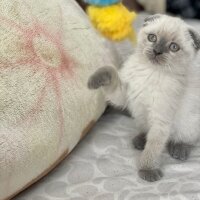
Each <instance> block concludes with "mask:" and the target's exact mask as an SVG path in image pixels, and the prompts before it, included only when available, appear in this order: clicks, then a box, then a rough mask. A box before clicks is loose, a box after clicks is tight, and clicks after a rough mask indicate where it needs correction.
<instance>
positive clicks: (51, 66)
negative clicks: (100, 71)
mask: <svg viewBox="0 0 200 200" xmlns="http://www.w3.org/2000/svg"><path fill="white" fill-rule="evenodd" d="M24 5H26V9H27V10H28V12H29V13H30V16H31V18H32V25H31V26H29V27H26V26H24V25H22V24H20V23H17V22H16V21H15V20H13V19H9V18H8V17H7V16H3V15H1V14H0V23H1V24H3V25H5V26H7V27H9V28H11V29H12V30H13V31H14V32H16V34H18V35H20V37H21V40H22V41H23V42H21V43H20V45H21V47H20V48H21V49H23V51H25V52H27V54H28V56H22V58H20V56H18V57H17V58H16V59H13V60H5V59H1V58H0V69H2V70H3V69H7V68H8V67H10V68H14V67H16V66H17V67H20V68H23V67H30V70H33V71H34V72H35V71H38V70H42V72H43V74H44V76H45V77H44V78H45V83H44V85H43V86H42V87H41V88H40V92H39V95H38V97H37V101H36V102H35V105H32V106H31V107H30V108H28V109H27V110H28V111H27V114H26V115H24V116H26V117H24V118H22V117H20V119H19V122H18V123H23V122H24V121H25V120H30V121H31V120H33V119H34V118H35V117H36V116H37V113H38V112H39V110H40V108H41V107H42V104H43V101H44V99H45V98H46V95H47V93H48V90H49V89H50V88H51V89H53V91H54V93H55V97H56V100H55V101H56V104H57V115H58V118H59V121H58V122H57V123H58V124H59V127H60V128H59V129H60V131H59V132H60V138H61V136H62V135H63V132H64V114H63V109H62V106H63V102H62V101H63V99H62V91H61V81H63V80H68V79H69V78H70V77H71V75H72V74H73V73H72V72H73V70H72V68H73V66H74V62H73V61H72V59H71V58H70V56H69V55H68V54H67V52H66V49H65V47H64V46H63V35H62V29H61V30H58V31H55V32H53V31H52V30H51V31H50V30H49V29H48V28H47V27H46V26H45V25H44V24H42V23H41V22H40V21H39V19H37V17H36V16H34V15H33V13H32V11H31V8H29V6H28V5H27V4H26V3H25V1H24ZM30 16H28V17H30ZM59 20H61V21H62V11H61V9H60V19H59ZM50 23H51V22H50ZM18 123H17V124H18Z"/></svg>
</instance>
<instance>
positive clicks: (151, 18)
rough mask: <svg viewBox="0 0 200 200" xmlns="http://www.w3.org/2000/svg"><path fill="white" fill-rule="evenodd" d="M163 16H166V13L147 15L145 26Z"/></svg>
mask: <svg viewBox="0 0 200 200" xmlns="http://www.w3.org/2000/svg"><path fill="white" fill-rule="evenodd" d="M162 16H164V15H162V14H155V15H150V16H148V17H146V18H145V19H144V24H143V26H147V25H149V24H150V23H151V22H153V21H155V20H156V19H159V18H161V17H162Z"/></svg>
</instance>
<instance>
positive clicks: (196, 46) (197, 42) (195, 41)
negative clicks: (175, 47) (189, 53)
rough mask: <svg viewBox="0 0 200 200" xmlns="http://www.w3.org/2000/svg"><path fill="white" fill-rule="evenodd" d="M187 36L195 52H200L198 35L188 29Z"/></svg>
mask: <svg viewBox="0 0 200 200" xmlns="http://www.w3.org/2000/svg"><path fill="white" fill-rule="evenodd" d="M189 34H190V36H191V38H192V40H193V45H194V48H195V49H196V50H200V33H198V32H197V31H195V30H194V29H192V28H189Z"/></svg>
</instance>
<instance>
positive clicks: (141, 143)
mask: <svg viewBox="0 0 200 200" xmlns="http://www.w3.org/2000/svg"><path fill="white" fill-rule="evenodd" d="M145 144H146V134H144V133H141V134H139V135H137V136H136V137H135V138H134V139H133V146H134V147H135V149H138V150H144V147H145Z"/></svg>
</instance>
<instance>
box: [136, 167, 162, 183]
mask: <svg viewBox="0 0 200 200" xmlns="http://www.w3.org/2000/svg"><path fill="white" fill-rule="evenodd" d="M138 174H139V176H140V178H142V179H143V180H145V181H148V182H155V181H158V180H160V179H161V178H162V177H163V173H162V171H161V170H160V169H140V170H139V172H138Z"/></svg>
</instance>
